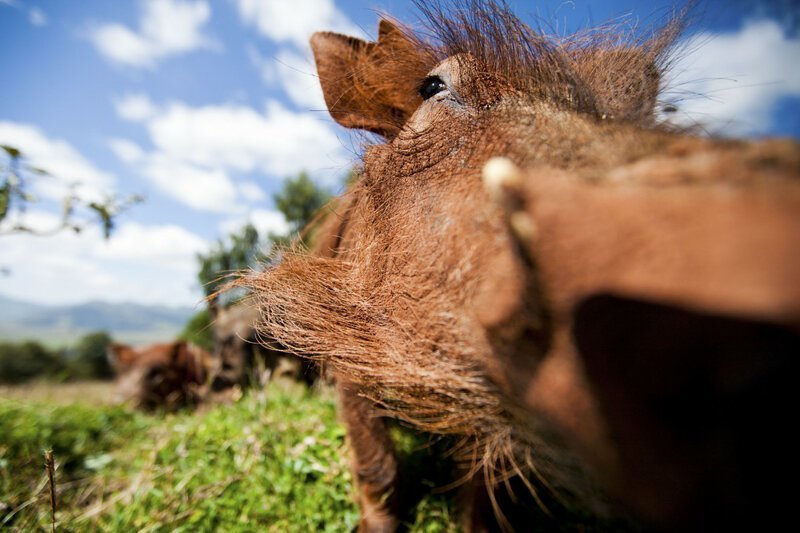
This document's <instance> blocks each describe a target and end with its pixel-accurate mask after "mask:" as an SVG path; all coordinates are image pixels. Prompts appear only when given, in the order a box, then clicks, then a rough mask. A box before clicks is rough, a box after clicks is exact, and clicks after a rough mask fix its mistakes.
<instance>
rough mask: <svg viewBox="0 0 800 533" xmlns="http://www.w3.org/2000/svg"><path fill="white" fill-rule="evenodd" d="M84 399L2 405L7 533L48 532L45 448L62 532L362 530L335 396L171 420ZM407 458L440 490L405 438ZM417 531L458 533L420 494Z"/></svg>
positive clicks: (0, 454) (413, 522) (263, 395)
mask: <svg viewBox="0 0 800 533" xmlns="http://www.w3.org/2000/svg"><path fill="white" fill-rule="evenodd" d="M76 400H77V403H72V404H70V405H54V404H53V403H46V402H43V401H41V400H39V401H33V402H30V401H26V400H21V399H19V397H15V399H9V398H8V397H6V398H5V399H0V529H4V528H8V527H11V528H14V529H19V530H25V531H27V530H32V529H41V528H47V529H49V527H50V510H49V497H48V492H47V488H46V477H45V470H44V468H43V462H44V461H43V456H42V451H43V450H44V449H46V448H52V449H53V451H54V454H55V457H56V461H57V465H58V467H57V472H56V477H57V489H58V505H57V512H56V519H57V522H58V523H57V526H58V527H59V528H61V529H63V530H81V531H84V530H103V531H106V530H111V531H131V530H145V531H212V530H214V531H216V530H225V531H253V530H263V529H267V530H271V531H317V530H320V531H349V530H352V529H354V528H355V526H356V525H357V523H358V511H357V508H356V506H355V504H354V501H355V500H354V497H353V494H354V488H353V483H352V478H351V475H350V472H349V469H348V461H347V445H346V442H345V434H344V429H343V427H342V426H341V424H340V423H339V422H338V420H337V417H336V410H335V401H334V400H335V398H334V395H333V394H332V393H331V392H330V391H327V390H323V391H318V392H315V393H312V392H309V391H307V390H305V389H304V388H302V387H291V388H289V389H286V388H280V387H271V388H268V389H267V390H266V391H262V392H259V393H254V394H251V395H247V396H245V397H244V398H243V399H242V400H240V401H239V402H237V403H234V404H231V405H217V406H213V407H209V408H207V409H205V410H203V411H201V412H194V413H192V412H183V413H174V414H144V413H139V412H133V411H130V410H126V409H124V408H121V407H114V406H108V405H101V404H97V405H92V404H88V405H87V403H85V402H83V403H81V402H80V396H78V397H77V398H76ZM400 448H401V453H402V454H403V455H404V457H406V459H407V460H408V462H409V464H414V465H418V467H420V468H421V471H420V473H419V475H418V476H416V477H418V478H419V482H420V486H427V487H432V486H434V485H435V484H436V481H435V480H434V479H433V477H432V476H433V475H434V474H435V472H434V470H435V469H431V466H430V460H431V459H430V457H429V455H430V454H427V453H426V451H425V450H424V447H422V448H421V447H420V445H419V443H418V442H416V440H415V438H414V437H407V438H405V439H402V442H401V446H400ZM420 458H421V459H420ZM426 461H427V464H425V465H424V466H423V464H424V463H425V462H426ZM426 477H429V478H431V479H429V480H426V479H425V478H426ZM409 521H410V523H409V524H408V525H409V526H410V529H411V530H416V531H430V532H435V531H451V530H453V529H454V526H453V522H454V519H453V516H452V515H451V510H450V501H449V499H447V498H444V497H442V496H440V495H439V496H437V495H431V494H426V495H424V497H423V498H422V499H421V501H420V502H419V504H418V506H417V508H416V511H415V512H414V513H413V515H412V516H410V517H409Z"/></svg>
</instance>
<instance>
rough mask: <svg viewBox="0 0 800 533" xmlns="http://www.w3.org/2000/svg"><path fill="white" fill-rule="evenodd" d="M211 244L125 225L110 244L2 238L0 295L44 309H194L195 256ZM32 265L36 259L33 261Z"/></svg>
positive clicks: (37, 220) (93, 232) (93, 236)
mask: <svg viewBox="0 0 800 533" xmlns="http://www.w3.org/2000/svg"><path fill="white" fill-rule="evenodd" d="M28 222H30V223H31V224H33V225H36V226H37V227H51V226H52V225H53V223H57V222H58V221H57V217H55V215H51V214H48V213H42V212H35V211H34V212H30V213H28ZM208 247H209V245H208V243H207V242H206V241H205V240H204V239H202V238H201V237H199V236H198V235H196V234H194V233H192V232H189V231H187V230H185V229H183V228H180V227H177V226H172V225H164V226H144V225H141V224H137V223H133V222H129V223H125V224H122V225H121V226H120V227H119V229H118V230H117V232H116V233H115V235H114V236H113V237H112V238H111V240H109V241H104V240H103V239H102V237H101V235H100V232H99V230H98V229H97V228H94V227H92V228H89V229H87V230H85V231H84V232H83V233H81V234H79V235H76V234H73V233H68V232H63V233H60V234H57V235H55V236H52V237H47V238H42V237H34V236H30V235H24V234H20V235H7V236H5V237H3V259H2V262H3V265H4V266H7V267H9V269H10V270H11V275H10V276H6V277H0V292H2V293H3V294H5V295H8V296H10V297H13V298H19V299H21V300H25V301H32V302H40V303H46V304H67V303H79V302H85V301H87V300H92V299H98V300H105V301H112V302H124V301H130V302H138V303H143V304H164V305H194V304H197V303H198V302H199V301H200V299H201V297H202V294H201V291H200V289H199V287H198V286H197V283H196V281H195V273H196V270H197V263H196V259H195V254H196V253H197V252H203V251H206V250H207V249H208ZM31 258H35V260H32V259H31Z"/></svg>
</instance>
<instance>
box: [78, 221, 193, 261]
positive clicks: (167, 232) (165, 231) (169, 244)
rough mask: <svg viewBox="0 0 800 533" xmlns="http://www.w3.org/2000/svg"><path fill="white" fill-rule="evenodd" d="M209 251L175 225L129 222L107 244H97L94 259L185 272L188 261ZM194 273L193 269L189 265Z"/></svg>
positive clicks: (96, 242)
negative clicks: (133, 262) (127, 261)
mask: <svg viewBox="0 0 800 533" xmlns="http://www.w3.org/2000/svg"><path fill="white" fill-rule="evenodd" d="M207 248H208V243H206V241H205V240H203V239H202V238H201V237H199V236H198V235H195V234H194V233H191V232H190V231H188V230H186V229H184V228H182V227H180V226H174V225H165V226H143V225H141V224H138V223H136V222H129V223H127V224H125V225H123V226H122V227H120V228H119V230H118V231H116V232H115V233H114V236H113V238H112V239H110V240H107V241H106V240H99V239H98V240H96V241H95V245H94V248H93V250H92V251H93V252H94V255H96V256H97V257H101V258H106V259H125V260H127V259H133V260H137V261H146V262H155V263H158V264H159V265H161V266H166V267H169V268H176V269H183V270H187V269H188V267H187V264H186V260H187V258H194V255H195V254H196V253H198V252H203V251H205V250H206V249H207ZM191 267H192V269H194V267H195V265H194V264H192V265H191Z"/></svg>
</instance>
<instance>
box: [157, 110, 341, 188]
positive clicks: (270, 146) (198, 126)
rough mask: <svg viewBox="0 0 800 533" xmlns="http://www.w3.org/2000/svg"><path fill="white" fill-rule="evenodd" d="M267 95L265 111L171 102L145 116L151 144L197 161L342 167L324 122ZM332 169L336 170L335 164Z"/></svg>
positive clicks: (272, 171) (287, 169)
mask: <svg viewBox="0 0 800 533" xmlns="http://www.w3.org/2000/svg"><path fill="white" fill-rule="evenodd" d="M322 118H323V117H319V118H315V117H314V116H313V115H309V114H304V113H295V112H292V111H289V110H287V109H286V108H285V107H283V106H282V105H281V104H280V103H278V102H276V101H269V102H267V105H266V110H265V112H264V113H259V112H257V111H256V110H254V109H252V108H250V107H246V106H240V105H234V104H225V105H217V106H205V107H188V106H186V105H184V104H181V103H178V104H171V105H170V106H168V107H167V109H166V110H165V111H164V113H163V114H161V115H159V116H157V117H155V118H153V119H152V120H150V121H149V122H148V130H149V132H150V136H151V138H152V140H153V143H154V144H155V146H156V148H158V149H159V150H160V151H162V152H164V153H166V154H168V155H169V156H171V157H173V158H175V159H178V160H181V161H185V162H187V163H191V164H195V165H200V166H209V167H213V166H222V167H224V168H227V169H230V170H233V171H240V172H251V171H254V170H260V171H262V172H264V173H266V174H268V175H273V176H289V175H293V174H296V173H298V172H299V171H301V170H308V171H310V172H315V171H320V170H324V169H330V168H331V166H334V167H341V166H342V165H343V164H344V162H345V154H344V153H343V152H344V150H343V148H342V146H341V143H340V141H339V139H338V138H337V136H336V134H335V132H334V130H333V129H332V128H331V127H330V125H329V123H327V122H325V121H323V120H322ZM336 170H339V171H340V170H341V168H337V169H336Z"/></svg>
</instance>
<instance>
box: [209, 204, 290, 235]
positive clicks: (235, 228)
mask: <svg viewBox="0 0 800 533" xmlns="http://www.w3.org/2000/svg"><path fill="white" fill-rule="evenodd" d="M246 224H252V225H253V226H254V227H255V228H256V229H257V230H258V233H259V234H260V235H269V234H270V233H274V234H277V235H286V234H287V233H289V229H290V228H289V223H288V222H286V217H284V216H283V213H281V212H280V211H270V210H268V209H254V210H252V211H250V212H249V213H247V214H246V215H244V216H238V217H233V218H228V219H225V220H223V221H222V222H221V223H220V225H219V230H220V233H223V234H226V235H229V234H231V233H238V232H239V231H240V230H241V229H242V228H243V227H244V226H245V225H246Z"/></svg>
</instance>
